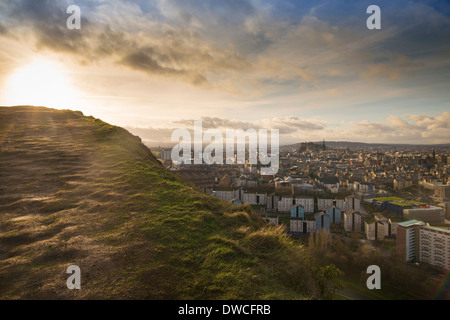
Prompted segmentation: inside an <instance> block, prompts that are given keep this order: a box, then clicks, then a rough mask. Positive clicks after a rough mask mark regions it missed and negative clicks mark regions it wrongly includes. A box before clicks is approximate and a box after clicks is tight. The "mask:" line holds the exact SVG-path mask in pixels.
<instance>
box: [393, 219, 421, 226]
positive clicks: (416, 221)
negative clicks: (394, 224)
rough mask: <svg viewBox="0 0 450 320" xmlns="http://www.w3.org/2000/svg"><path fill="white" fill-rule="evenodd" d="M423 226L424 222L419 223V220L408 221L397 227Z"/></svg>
mask: <svg viewBox="0 0 450 320" xmlns="http://www.w3.org/2000/svg"><path fill="white" fill-rule="evenodd" d="M424 224H425V222H423V221H419V220H408V221H404V222H399V223H398V225H399V226H402V227H409V226H414V225H424Z"/></svg>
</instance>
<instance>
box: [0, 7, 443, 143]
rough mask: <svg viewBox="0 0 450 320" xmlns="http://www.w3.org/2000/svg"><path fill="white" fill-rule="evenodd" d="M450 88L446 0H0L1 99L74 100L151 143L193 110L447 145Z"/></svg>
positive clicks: (264, 125) (247, 123) (225, 123)
mask: <svg viewBox="0 0 450 320" xmlns="http://www.w3.org/2000/svg"><path fill="white" fill-rule="evenodd" d="M70 5H77V6H78V7H79V8H80V9H81V29H79V30H77V29H68V28H67V23H66V22H67V19H68V18H69V17H70V16H71V13H67V8H68V7H69V6H70ZM370 5H377V6H379V7H380V11H381V29H379V30H377V29H373V30H370V29H368V28H367V25H366V21H367V19H368V18H369V17H370V15H371V14H370V13H369V14H368V13H367V12H366V10H367V8H368V7H369V6H370ZM449 89H450V3H449V2H448V1H431V0H430V1H412V0H409V1H406V0H396V1H392V0H389V1H384V0H370V1H365V0H358V1H344V0H325V1H317V0H310V1H283V0H281V1H270V0H196V1H194V0H152V1H147V0H136V1H132V0H121V1H119V0H108V1H106V0H79V1H67V0H60V1H54V0H0V105H3V106H12V105H24V104H27V105H28V104H30V105H44V106H48V107H52V108H59V109H73V110H80V111H82V112H83V113H84V114H85V115H93V116H95V117H98V118H101V119H102V120H104V121H106V122H109V123H111V124H115V125H119V126H123V127H125V128H127V129H128V130H130V131H131V132H133V133H134V134H137V135H139V136H140V137H141V138H143V139H144V141H147V142H149V143H150V144H157V143H159V142H169V141H170V140H171V134H172V132H173V131H174V130H175V129H177V128H193V122H194V121H196V120H202V123H203V128H204V129H210V128H211V129H219V130H222V131H223V132H225V129H227V128H231V129H243V130H246V129H249V128H253V129H268V130H270V129H278V130H279V132H280V143H281V144H290V143H298V142H304V141H322V140H323V139H325V140H329V141H358V142H377V143H413V144H414V143H417V144H435V143H450V90H449Z"/></svg>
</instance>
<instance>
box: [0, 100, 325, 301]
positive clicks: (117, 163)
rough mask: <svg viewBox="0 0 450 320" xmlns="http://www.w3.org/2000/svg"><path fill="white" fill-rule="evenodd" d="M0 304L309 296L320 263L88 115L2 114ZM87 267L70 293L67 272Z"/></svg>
mask: <svg viewBox="0 0 450 320" xmlns="http://www.w3.org/2000/svg"><path fill="white" fill-rule="evenodd" d="M0 181H1V183H0V298H1V299H305V298H307V299H308V298H321V297H324V296H325V295H326V294H327V292H326V291H327V290H326V289H325V288H326V287H327V282H326V278H328V277H329V276H330V274H332V273H333V272H332V271H333V269H332V268H318V267H317V266H315V265H314V264H313V263H312V262H311V259H309V258H308V257H307V256H306V254H305V252H304V249H303V248H302V247H301V246H299V245H297V244H294V243H293V242H292V241H291V240H290V239H289V238H288V237H287V236H286V235H285V234H284V233H283V231H282V230H281V229H279V228H277V227H274V226H270V225H267V224H266V223H265V222H264V221H263V220H262V219H261V218H259V217H258V216H257V215H256V214H255V213H253V212H252V211H251V209H250V208H249V207H246V206H241V207H236V206H232V205H230V204H227V203H224V202H221V201H220V200H218V199H215V198H212V197H209V196H207V195H205V194H203V193H201V192H200V191H198V190H197V189H196V188H195V187H194V186H192V185H189V184H188V183H186V182H184V181H183V180H182V179H181V178H180V177H178V176H176V175H175V174H173V173H171V172H168V171H166V170H165V169H164V168H163V167H162V166H161V165H160V164H159V162H158V161H157V160H156V159H155V158H154V156H153V155H152V154H151V152H150V151H149V150H148V149H147V148H146V147H145V146H144V145H143V144H142V143H141V140H140V139H139V138H138V137H135V136H133V135H132V134H130V133H129V132H128V131H126V130H125V129H122V128H119V127H115V126H112V125H109V124H107V123H104V122H102V121H101V120H99V119H95V118H93V117H86V116H84V115H83V114H82V113H81V112H74V111H69V110H54V109H47V108H43V107H11V108H7V107H1V108H0ZM72 264H75V265H78V266H79V267H80V268H81V279H82V288H81V290H68V289H67V287H66V279H67V278H68V276H69V275H68V274H66V273H65V272H66V268H67V267H68V266H69V265H72Z"/></svg>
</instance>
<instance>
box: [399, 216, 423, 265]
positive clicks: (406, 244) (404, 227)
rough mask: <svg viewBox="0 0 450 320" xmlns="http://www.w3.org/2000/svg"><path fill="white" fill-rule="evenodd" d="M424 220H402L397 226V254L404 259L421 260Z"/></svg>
mask: <svg viewBox="0 0 450 320" xmlns="http://www.w3.org/2000/svg"><path fill="white" fill-rule="evenodd" d="M423 225H425V223H424V222H423V221H418V220H410V221H405V222H400V223H399V224H398V228H397V255H398V256H400V257H401V258H402V259H404V261H417V260H419V254H418V253H419V236H420V227H421V226H423Z"/></svg>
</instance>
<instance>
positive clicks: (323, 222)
mask: <svg viewBox="0 0 450 320" xmlns="http://www.w3.org/2000/svg"><path fill="white" fill-rule="evenodd" d="M314 219H315V220H316V228H315V232H320V231H322V230H325V231H328V232H330V216H329V215H328V214H326V213H325V212H318V213H316V214H314Z"/></svg>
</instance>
